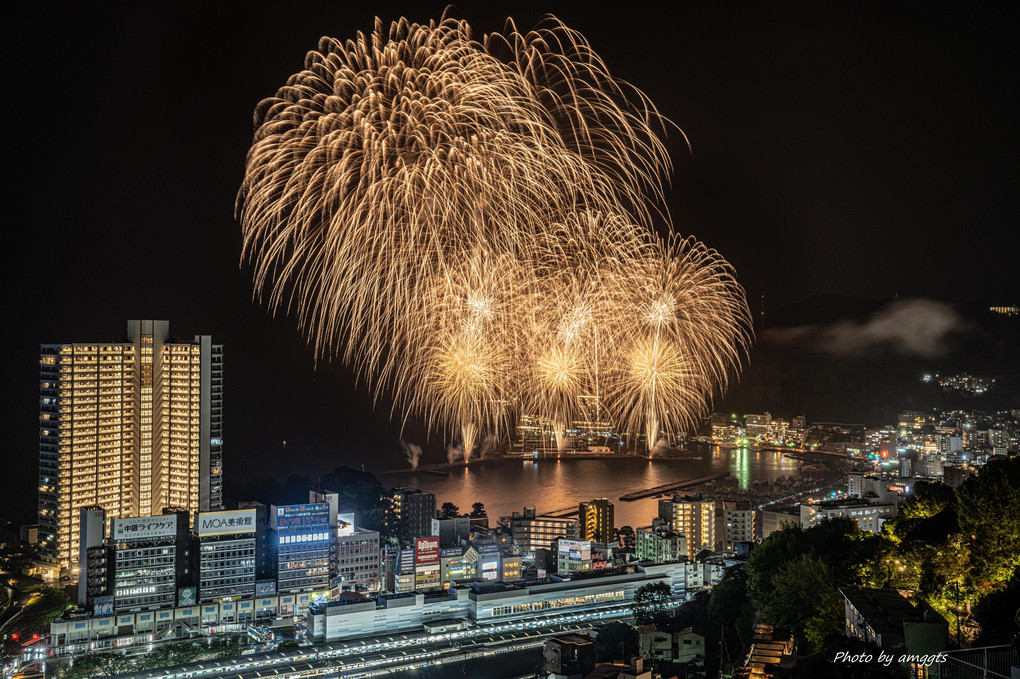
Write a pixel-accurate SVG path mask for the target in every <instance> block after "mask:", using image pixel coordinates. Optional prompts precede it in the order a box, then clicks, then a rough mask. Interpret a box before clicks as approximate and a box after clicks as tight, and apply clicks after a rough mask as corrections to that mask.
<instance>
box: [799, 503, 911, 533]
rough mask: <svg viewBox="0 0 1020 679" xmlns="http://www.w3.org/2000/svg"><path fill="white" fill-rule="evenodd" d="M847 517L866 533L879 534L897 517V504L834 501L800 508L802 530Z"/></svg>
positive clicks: (805, 505)
mask: <svg viewBox="0 0 1020 679" xmlns="http://www.w3.org/2000/svg"><path fill="white" fill-rule="evenodd" d="M838 516H847V517H850V518H851V519H853V520H854V521H856V522H857V525H859V526H860V527H861V530H863V531H864V532H866V533H874V534H876V535H877V534H879V533H881V532H882V524H883V523H885V522H886V520H887V519H891V518H893V517H894V516H896V503H892V504H871V503H870V502H867V501H866V500H832V501H829V502H816V503H814V504H802V505H801V506H800V525H801V528H805V529H806V528H810V527H811V526H813V525H814V524H815V523H816V522H818V521H821V520H822V519H832V518H836V517H838Z"/></svg>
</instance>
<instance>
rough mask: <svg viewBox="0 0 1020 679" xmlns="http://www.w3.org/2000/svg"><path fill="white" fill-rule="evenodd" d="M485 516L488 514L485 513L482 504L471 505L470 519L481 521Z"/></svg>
mask: <svg viewBox="0 0 1020 679" xmlns="http://www.w3.org/2000/svg"><path fill="white" fill-rule="evenodd" d="M486 516H488V514H486V513H485V505H484V504H482V503H481V502H476V503H474V504H473V505H471V518H472V519H482V518H485V517H486Z"/></svg>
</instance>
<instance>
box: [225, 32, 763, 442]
mask: <svg viewBox="0 0 1020 679" xmlns="http://www.w3.org/2000/svg"><path fill="white" fill-rule="evenodd" d="M665 128H666V123H665V121H664V119H663V118H662V117H661V116H660V115H659V114H658V113H657V111H656V110H655V108H654V106H653V105H652V104H651V102H650V101H649V100H648V98H647V97H645V96H644V94H642V93H641V92H640V91H638V90H636V89H634V88H632V87H629V86H627V85H625V84H623V83H621V82H619V81H617V80H615V79H614V78H612V77H611V76H610V74H609V72H608V69H607V68H606V67H605V64H604V63H603V62H602V60H601V59H600V58H599V57H598V56H597V55H596V54H595V53H594V52H593V51H592V49H591V47H590V46H589V45H588V43H587V41H586V40H585V39H584V38H583V36H581V35H580V34H578V33H577V32H575V31H572V30H571V29H569V28H567V27H566V26H564V25H563V24H561V23H560V22H558V21H557V20H555V19H551V18H550V19H549V20H547V22H546V23H545V24H543V25H542V26H540V27H539V28H538V29H536V30H534V31H531V32H527V33H523V32H520V31H518V30H517V29H516V27H515V26H514V25H513V23H512V22H509V21H508V23H507V27H506V30H504V31H503V32H502V33H494V34H490V35H486V36H483V37H482V38H481V39H480V40H476V39H474V38H473V37H472V33H471V29H470V27H469V26H468V25H467V23H466V22H463V21H456V20H453V19H450V18H445V17H444V18H443V19H442V20H440V21H437V22H431V23H428V24H413V23H409V22H408V21H406V20H404V19H401V20H399V21H397V22H395V23H393V24H391V25H390V26H389V27H386V26H384V24H383V23H382V22H381V21H379V20H377V22H376V26H375V30H374V31H373V32H371V33H369V34H362V33H359V34H358V35H357V36H356V37H355V38H354V39H352V40H347V41H339V40H335V39H332V38H322V39H321V40H320V42H319V45H318V49H317V50H316V51H313V52H309V54H308V55H307V57H306V59H305V68H304V70H302V71H301V72H299V73H297V74H295V75H294V76H292V77H291V78H290V79H289V80H288V81H287V83H286V85H285V86H284V87H282V88H280V89H279V90H278V91H277V93H276V95H275V96H274V97H271V98H269V99H266V100H264V101H263V102H261V103H260V104H259V105H258V107H257V108H256V111H255V136H254V140H253V143H252V147H251V149H250V151H249V153H248V158H247V167H246V173H245V178H244V182H243V184H242V186H241V190H240V192H239V195H238V203H237V213H238V217H239V220H240V222H241V226H242V231H243V255H242V258H243V261H247V262H248V263H249V264H250V265H251V267H252V270H253V278H254V283H255V295H256V297H257V298H258V299H259V300H261V301H262V302H264V303H266V304H267V305H268V306H269V308H270V309H271V311H273V312H274V313H277V312H287V313H292V314H294V315H295V316H296V317H297V319H298V321H299V324H300V326H301V328H302V330H303V332H305V333H306V334H307V336H308V337H309V340H310V341H311V342H312V344H313V345H314V348H315V351H316V353H317V354H318V355H320V356H324V357H328V356H334V355H339V356H340V357H341V358H342V359H343V360H345V361H347V362H349V363H350V364H352V365H353V366H354V367H355V369H356V371H357V372H358V374H359V376H361V377H363V378H364V379H366V380H367V381H368V382H369V383H370V384H371V385H372V386H373V388H374V390H375V393H376V395H377V396H378V395H379V394H381V393H383V392H386V393H388V394H391V395H392V397H393V402H394V409H395V412H396V413H399V414H400V416H401V417H402V418H407V417H409V416H417V417H422V418H424V419H425V420H426V421H427V423H428V424H429V425H430V426H432V425H439V426H442V427H444V428H446V430H447V431H450V432H456V433H457V434H459V436H460V438H461V441H462V443H463V445H464V448H465V458H466V459H469V458H470V456H471V453H472V449H473V447H474V441H475V440H477V438H478V436H479V435H480V434H481V433H482V432H488V433H490V434H497V435H499V434H502V433H504V432H505V431H506V428H507V426H508V425H509V423H510V422H511V421H512V418H513V416H514V414H515V413H514V412H513V410H514V407H517V408H520V407H527V408H533V409H536V410H538V411H540V412H542V413H543V414H547V415H548V416H550V417H551V418H552V419H554V420H555V421H556V423H557V425H556V426H557V429H558V430H565V429H566V428H567V427H568V426H569V425H570V423H571V421H572V420H573V419H574V418H575V416H576V411H577V407H578V405H577V404H578V398H579V397H580V396H582V395H592V394H594V395H595V397H596V403H599V404H601V403H602V401H605V404H606V405H605V407H606V410H607V413H609V414H610V415H611V416H613V417H614V418H615V419H616V420H617V422H618V423H619V425H620V426H621V427H624V428H625V429H627V430H628V431H633V432H638V431H640V432H643V433H644V434H645V435H646V436H647V437H648V442H649V446H651V445H652V444H653V443H654V442H655V441H656V440H657V438H658V436H659V435H660V434H662V433H665V434H672V433H674V432H676V431H678V430H680V429H682V428H684V427H686V426H689V425H690V424H691V423H692V422H693V421H694V418H695V416H696V415H697V414H698V413H700V412H701V411H702V410H703V409H704V408H705V407H706V404H707V402H708V399H709V398H710V397H711V395H712V392H713V390H714V389H716V388H718V387H719V386H720V385H725V382H726V379H727V377H728V376H729V374H730V372H732V371H733V370H734V368H735V367H737V366H738V365H739V361H740V357H741V354H742V352H744V351H745V350H746V348H747V344H748V340H749V330H748V328H749V314H748V312H747V306H746V302H745V300H744V295H743V291H742V290H741V288H740V286H739V285H737V283H736V281H735V279H734V278H733V276H732V272H731V270H730V269H729V267H728V265H726V263H725V261H724V260H722V258H721V257H719V256H718V255H717V254H716V253H714V252H712V251H709V250H707V249H705V248H704V247H702V246H700V245H698V244H696V243H694V242H693V241H677V242H675V243H670V244H662V243H660V242H659V241H658V240H657V238H656V237H655V236H654V235H653V233H654V232H653V224H654V223H655V222H656V221H657V220H667V221H668V216H667V215H666V214H665V210H664V209H663V203H664V201H663V195H664V190H663V186H664V182H665V181H666V180H667V179H668V176H669V172H670V161H669V157H668V155H667V154H666V151H665V147H664V146H663V144H662V142H661V141H660V133H662V132H663V131H664V130H665ZM514 404H516V406H515V405H514Z"/></svg>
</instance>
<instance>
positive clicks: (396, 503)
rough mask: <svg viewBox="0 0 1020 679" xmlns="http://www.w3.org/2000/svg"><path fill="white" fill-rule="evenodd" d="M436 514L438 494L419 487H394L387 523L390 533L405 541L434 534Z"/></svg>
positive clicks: (409, 541)
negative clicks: (433, 521)
mask: <svg viewBox="0 0 1020 679" xmlns="http://www.w3.org/2000/svg"><path fill="white" fill-rule="evenodd" d="M435 516H436V496H435V495H434V494H433V493H429V492H428V491H424V490H418V489H417V488H408V487H406V486H405V487H400V488H394V489H393V495H392V496H391V498H390V506H389V511H388V512H387V514H386V524H387V527H388V528H389V530H390V533H391V534H393V535H395V536H397V537H398V538H400V540H401V541H402V542H404V543H411V542H413V541H414V539H415V538H420V537H425V536H428V535H432V519H433V518H435Z"/></svg>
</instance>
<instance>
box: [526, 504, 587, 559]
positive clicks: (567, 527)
mask: <svg viewBox="0 0 1020 679" xmlns="http://www.w3.org/2000/svg"><path fill="white" fill-rule="evenodd" d="M510 532H511V535H512V536H513V542H514V544H515V545H517V546H518V548H519V549H520V550H521V554H522V555H523V556H525V557H526V558H529V559H533V558H534V554H535V551H536V550H538V549H552V548H553V540H555V539H556V538H568V539H575V540H576V539H577V538H578V536H579V535H580V530H579V527H578V521H577V519H569V518H564V519H557V518H553V517H550V516H537V515H536V514H535V508H534V507H525V508H524V511H523V512H514V513H513V514H512V515H511V517H510Z"/></svg>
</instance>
